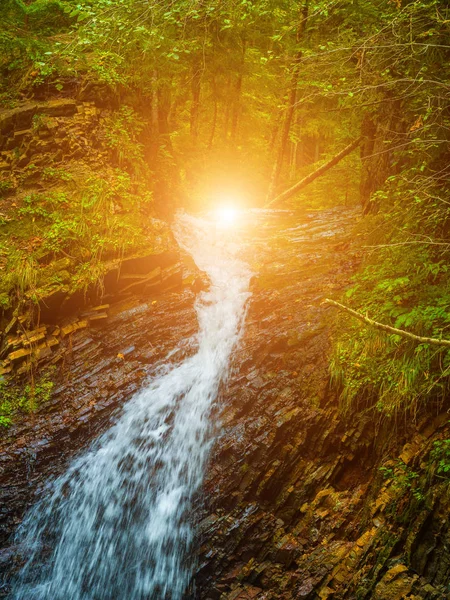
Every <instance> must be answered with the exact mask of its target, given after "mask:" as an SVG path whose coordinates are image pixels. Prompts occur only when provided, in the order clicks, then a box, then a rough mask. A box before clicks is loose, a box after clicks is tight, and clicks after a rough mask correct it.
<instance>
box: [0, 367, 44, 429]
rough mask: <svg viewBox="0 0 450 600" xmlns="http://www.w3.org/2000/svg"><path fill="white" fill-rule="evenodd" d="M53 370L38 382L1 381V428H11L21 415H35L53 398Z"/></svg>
mask: <svg viewBox="0 0 450 600" xmlns="http://www.w3.org/2000/svg"><path fill="white" fill-rule="evenodd" d="M52 376H53V370H52V369H47V370H46V371H45V372H43V373H42V374H41V375H40V376H39V378H38V379H37V380H35V381H34V380H32V381H30V382H28V383H25V384H20V383H17V382H6V381H5V380H3V379H1V380H0V398H1V399H0V427H9V426H10V425H11V424H12V422H13V420H14V418H15V417H16V416H17V415H18V414H20V413H28V414H30V413H33V412H35V411H36V410H38V409H39V407H40V406H42V405H43V404H45V403H46V402H48V401H49V400H50V398H51V396H52V392H53V387H54V383H53V381H52Z"/></svg>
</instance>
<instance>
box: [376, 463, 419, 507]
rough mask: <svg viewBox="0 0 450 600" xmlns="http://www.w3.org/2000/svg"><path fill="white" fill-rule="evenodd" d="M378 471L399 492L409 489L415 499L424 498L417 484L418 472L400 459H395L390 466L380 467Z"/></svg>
mask: <svg viewBox="0 0 450 600" xmlns="http://www.w3.org/2000/svg"><path fill="white" fill-rule="evenodd" d="M380 472H381V473H382V474H383V477H384V479H386V480H389V481H390V482H391V483H392V485H393V486H394V488H395V489H396V490H398V491H399V492H400V493H404V492H406V491H407V490H411V491H412V495H413V497H414V498H415V500H417V501H419V502H421V501H422V500H423V499H424V492H423V489H422V488H421V486H420V484H419V477H420V475H419V473H417V472H416V471H413V470H412V469H411V468H410V467H408V465H406V464H405V463H404V462H403V461H402V460H397V462H396V463H395V464H394V465H393V466H390V467H380Z"/></svg>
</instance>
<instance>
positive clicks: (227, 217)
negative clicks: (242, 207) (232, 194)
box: [214, 204, 239, 227]
mask: <svg viewBox="0 0 450 600" xmlns="http://www.w3.org/2000/svg"><path fill="white" fill-rule="evenodd" d="M214 212H215V219H216V221H217V223H218V224H219V225H222V226H224V227H230V226H232V225H234V224H235V223H236V221H237V219H238V214H239V213H238V210H237V209H236V208H235V207H234V206H231V205H225V204H224V205H222V206H219V207H217V208H216V210H215V211H214Z"/></svg>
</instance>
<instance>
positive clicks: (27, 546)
mask: <svg viewBox="0 0 450 600" xmlns="http://www.w3.org/2000/svg"><path fill="white" fill-rule="evenodd" d="M174 232H175V235H176V237H177V240H178V242H179V244H180V246H181V247H182V248H184V249H185V250H186V251H187V252H189V253H190V254H191V255H192V257H193V258H194V260H195V262H196V264H197V265H198V266H199V268H200V269H202V270H204V271H205V272H206V273H207V274H208V276H209V278H210V281H211V287H210V289H209V290H208V291H206V292H202V293H201V294H199V296H198V297H197V301H196V311H197V316H198V324H199V329H198V334H197V336H196V339H194V340H192V344H194V345H195V352H194V353H193V354H192V355H191V356H189V357H188V358H185V359H184V360H183V361H182V362H180V363H178V364H173V363H170V362H169V361H167V363H166V364H164V365H162V366H161V368H160V369H159V371H158V374H157V375H156V376H154V377H153V379H152V380H150V381H148V382H147V384H146V386H145V387H144V388H143V389H142V391H140V392H139V393H138V394H136V395H135V396H134V397H133V398H132V399H131V400H130V401H129V402H128V403H127V405H126V406H125V407H124V410H123V412H122V414H121V416H120V417H119V418H118V419H117V421H116V422H115V423H114V424H113V425H112V427H111V428H110V429H109V430H108V431H107V432H106V433H104V434H103V435H102V436H100V437H99V438H98V439H97V441H96V442H95V443H94V444H93V445H92V447H91V448H90V449H89V450H88V451H87V452H86V453H84V454H83V455H81V456H80V457H78V458H77V459H76V460H74V461H73V463H72V464H71V465H70V466H69V468H68V470H67V472H66V473H65V474H64V475H62V476H60V477H59V478H57V479H56V480H55V481H53V482H52V483H51V484H50V486H49V487H50V489H49V490H47V494H45V497H44V499H43V500H41V501H40V502H39V503H38V504H37V505H36V506H35V507H34V508H32V509H31V510H30V511H29V513H28V514H27V516H26V518H25V520H24V522H23V524H22V525H21V527H20V530H19V533H18V539H17V543H18V546H19V548H20V549H21V553H22V555H23V557H24V558H25V560H26V562H25V565H24V567H23V568H22V570H21V572H20V573H19V575H18V578H17V581H16V582H15V584H14V586H13V591H12V594H11V600H63V599H64V600H144V599H145V600H166V599H167V600H169V599H170V600H180V599H181V598H182V597H183V594H184V592H185V591H186V588H187V586H188V584H189V580H190V576H191V572H192V567H193V564H192V559H191V558H190V554H191V553H192V552H191V550H192V541H193V537H194V527H193V524H192V523H191V520H190V512H191V510H190V509H191V506H192V502H193V500H194V498H195V495H196V493H197V492H198V491H199V488H200V486H201V483H202V478H203V472H204V467H205V461H206V460H207V457H208V454H209V450H210V448H211V445H212V442H213V439H214V436H213V430H214V428H213V427H212V423H211V418H210V413H211V406H212V404H213V402H214V400H215V399H216V397H217V393H218V389H219V385H220V383H221V381H223V379H224V378H225V377H226V375H227V370H228V365H229V362H230V355H231V352H232V350H233V347H234V346H235V344H236V342H237V340H238V338H239V335H240V332H241V328H242V323H243V319H244V313H245V305H246V300H247V298H248V297H249V292H248V287H249V280H250V276H251V273H250V270H249V268H248V266H247V265H246V264H245V263H244V262H242V261H241V260H240V259H239V258H238V253H239V251H240V246H239V243H236V242H233V240H232V238H233V236H232V235H230V232H229V231H228V230H227V229H221V228H220V227H218V226H217V224H215V223H214V222H213V221H212V220H210V219H207V218H205V219H200V218H195V217H191V216H188V215H180V216H179V217H178V218H177V221H176V223H175V226H174Z"/></svg>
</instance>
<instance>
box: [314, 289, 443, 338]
mask: <svg viewBox="0 0 450 600" xmlns="http://www.w3.org/2000/svg"><path fill="white" fill-rule="evenodd" d="M323 304H332V305H333V306H336V307H337V308H339V309H340V310H343V311H344V312H346V313H348V314H349V315H351V316H352V317H355V319H359V320H360V321H362V322H363V323H366V324H367V325H370V326H371V327H374V328H375V329H380V330H381V331H386V332H387V333H394V334H396V335H400V336H401V337H404V338H407V339H409V340H414V341H415V342H419V343H421V344H433V345H434V346H447V347H449V346H450V340H439V339H437V338H429V337H422V336H421V335H415V334H414V333H410V332H409V331H405V330H404V329H397V328H396V327H390V326H389V325H384V324H383V323H378V322H377V321H374V320H373V319H369V317H365V316H364V315H362V314H361V313H359V312H357V311H356V310H353V309H352V308H349V307H348V306H344V305H343V304H341V303H340V302H336V301H335V300H330V299H329V298H326V299H325V300H324V301H323Z"/></svg>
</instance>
